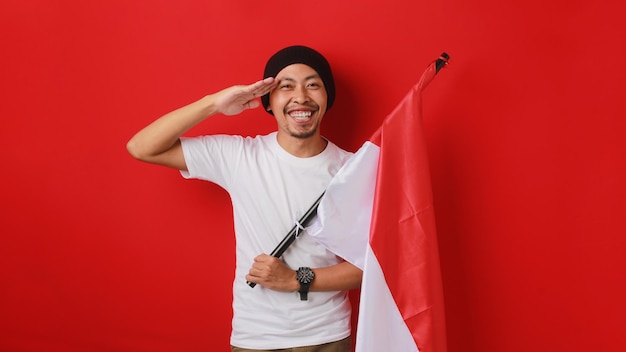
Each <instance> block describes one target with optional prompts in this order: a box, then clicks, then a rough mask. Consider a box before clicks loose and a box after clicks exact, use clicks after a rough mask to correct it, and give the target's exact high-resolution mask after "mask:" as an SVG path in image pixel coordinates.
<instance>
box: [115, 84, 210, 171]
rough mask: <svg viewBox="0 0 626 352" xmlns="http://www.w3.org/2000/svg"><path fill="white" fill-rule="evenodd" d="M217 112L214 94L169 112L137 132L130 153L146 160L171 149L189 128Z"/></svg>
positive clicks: (132, 140)
mask: <svg viewBox="0 0 626 352" xmlns="http://www.w3.org/2000/svg"><path fill="white" fill-rule="evenodd" d="M215 113H217V110H216V108H215V104H214V99H213V96H212V95H207V96H205V97H204V98H202V99H200V100H197V101H195V102H193V103H191V104H189V105H186V106H183V107H182V108H179V109H177V110H174V111H172V112H170V113H167V114H165V115H163V116H162V117H160V118H159V119H157V120H155V121H154V122H152V123H151V124H150V125H148V126H146V127H145V128H143V129H142V130H141V131H139V132H137V134H135V135H134V136H133V137H132V138H131V139H130V141H128V144H127V149H128V151H129V153H130V154H131V155H132V156H133V157H135V158H137V159H139V160H144V161H151V159H152V158H154V157H157V156H158V155H160V154H162V153H164V152H166V151H168V150H170V149H171V148H172V147H173V146H174V145H175V144H176V143H177V142H178V140H179V138H180V136H182V135H183V134H184V133H185V132H187V131H188V130H189V129H191V128H192V127H194V126H195V125H197V124H199V123H200V122H202V121H203V120H204V119H206V118H207V117H209V116H211V115H214V114H215Z"/></svg>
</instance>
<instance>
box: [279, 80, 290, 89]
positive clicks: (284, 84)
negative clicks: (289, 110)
mask: <svg viewBox="0 0 626 352" xmlns="http://www.w3.org/2000/svg"><path fill="white" fill-rule="evenodd" d="M292 87H293V86H292V85H291V83H289V82H285V83H281V84H280V85H279V86H278V88H280V89H291V88H292Z"/></svg>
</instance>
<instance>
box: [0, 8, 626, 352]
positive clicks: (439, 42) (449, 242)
mask: <svg viewBox="0 0 626 352" xmlns="http://www.w3.org/2000/svg"><path fill="white" fill-rule="evenodd" d="M624 18H626V10H625V6H624V5H622V4H621V3H620V1H618V0H600V1H571V0H570V1H543V0H542V1H539V0H530V1H516V2H513V3H512V2H502V1H495V0H475V1H469V0H447V1H430V2H425V1H419V2H417V1H408V0H403V1H371V0H369V1H359V2H341V1H327V0H318V1H314V2H294V1H285V0H276V1H263V2H262V1H257V2H253V1H220V2H218V1H200V0H193V1H121V0H114V1H106V2H97V3H94V2H89V1H70V0H67V1H43V0H39V1H37V0H26V1H24V0H19V1H17V0H4V1H3V2H2V3H1V4H0V30H1V33H2V46H1V50H2V64H1V65H0V87H1V93H2V95H1V101H2V104H0V111H1V114H0V136H1V138H0V158H1V160H2V162H3V165H4V166H3V168H2V171H3V172H2V181H1V182H0V195H1V198H0V204H1V206H2V209H1V212H0V235H1V237H0V350H2V351H218V350H219V351H226V350H227V346H228V335H229V331H230V314H231V310H230V299H231V293H230V285H231V280H232V274H233V265H234V260H233V253H234V250H233V246H234V241H233V236H232V234H231V232H232V224H231V220H232V219H231V210H230V204H229V199H228V196H227V195H226V193H225V192H223V191H222V190H221V189H219V188H217V187H216V186H214V185H211V184H209V183H205V182H200V181H185V180H183V179H182V178H181V177H180V176H179V175H178V173H177V172H176V171H173V170H167V169H163V168H160V167H156V166H152V165H147V164H142V163H139V162H137V161H134V160H133V159H132V158H131V157H130V156H129V155H128V154H127V153H126V150H125V143H126V141H127V140H128V139H129V138H130V137H131V136H132V135H133V134H134V133H135V132H136V131H137V130H139V129H140V128H141V127H143V126H145V125H146V124H148V123H149V122H150V121H152V120H153V119H155V118H157V117H158V116H160V115H162V114H164V113H166V112H168V111H170V110H172V109H174V108H176V107H179V106H181V105H183V104H186V103H188V102H191V101H193V100H195V99H197V98H199V97H201V96H202V95H204V94H208V93H211V92H214V91H216V90H218V89H220V88H223V87H226V86H228V85H231V84H237V83H249V82H252V81H254V80H256V79H259V78H260V76H261V72H262V69H263V65H264V63H265V60H266V58H267V57H268V56H269V55H270V54H271V53H273V52H274V51H276V50H277V49H279V48H281V47H283V46H285V45H290V44H306V45H311V46H313V47H316V48H318V49H319V50H320V51H322V52H323V53H324V54H325V55H326V56H327V57H328V58H329V59H330V61H331V63H332V64H333V69H334V71H335V75H336V80H337V85H338V98H337V99H338V100H337V103H336V105H335V107H334V108H333V110H331V112H330V113H329V115H327V117H326V120H325V126H324V134H325V135H326V136H328V137H329V138H331V139H333V140H334V141H335V142H336V143H337V144H339V145H340V146H342V147H344V148H347V149H349V150H356V149H357V148H358V146H359V145H360V144H361V143H362V142H363V141H364V140H365V139H367V138H368V137H369V135H370V134H371V133H372V132H373V131H374V130H375V129H376V127H377V126H378V124H379V123H380V121H381V120H382V119H383V117H384V116H385V115H386V114H387V113H389V112H390V111H391V109H392V108H393V107H394V106H395V104H396V103H397V102H398V101H399V100H400V98H401V97H402V96H403V95H404V94H405V92H406V91H407V90H408V89H409V87H411V86H412V85H413V84H414V83H415V82H416V80H417V79H418V78H419V76H420V74H421V72H422V71H423V69H424V68H425V67H426V66H427V64H428V63H430V62H431V61H432V60H433V59H435V58H436V57H437V56H438V55H439V54H440V53H441V52H442V51H447V52H448V53H449V54H450V55H451V56H452V60H451V64H450V66H449V67H448V68H447V69H446V70H444V71H443V72H442V73H440V74H439V76H438V77H437V78H436V79H435V81H434V82H433V83H432V84H431V85H430V86H429V87H428V89H427V91H426V94H425V97H424V101H425V107H424V108H425V110H424V114H425V126H426V131H427V136H426V138H427V142H428V146H429V151H430V154H431V155H430V156H431V160H430V162H431V171H432V176H433V192H434V196H435V209H436V216H437V226H438V236H439V240H440V254H441V260H442V263H441V264H442V271H443V282H444V290H445V296H446V297H445V299H446V312H447V323H448V329H447V332H448V337H449V351H451V352H456V351H459V352H461V351H462V352H473V351H476V352H478V351H481V352H484V351H489V352H500V351H507V352H508V351H513V352H514V351H623V350H624V346H625V345H626V334H625V332H626V330H625V327H626V325H625V323H624V316H626V303H625V301H626V300H625V297H626V284H625V283H624V281H625V278H626V259H624V258H625V255H624V253H625V252H626V240H625V239H624V235H625V234H626V225H625V222H624V216H625V210H626V206H625V205H624V198H626V187H625V186H624V180H625V179H626V177H625V176H626V172H625V170H624V168H625V167H624V163H625V157H626V142H625V140H624V139H625V138H624V135H625V132H626V123H625V117H626V111H625V110H626V109H625V108H624V98H626V88H624V82H625V81H626V70H625V69H624V65H623V62H624V54H626V40H625V39H624V38H626V29H625V26H624ZM273 127H274V122H273V120H272V118H271V117H270V116H269V115H267V114H266V113H264V112H262V111H261V110H258V111H254V112H248V113H246V114H245V115H241V116H238V117H234V118H226V117H215V118H214V119H211V120H210V121H207V122H206V123H204V124H202V125H201V126H199V127H197V128H195V129H194V130H193V131H192V133H191V134H197V133H203V132H225V133H242V134H257V133H265V132H268V131H270V130H272V129H273Z"/></svg>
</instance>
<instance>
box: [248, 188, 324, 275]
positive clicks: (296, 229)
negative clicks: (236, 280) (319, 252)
mask: <svg viewBox="0 0 626 352" xmlns="http://www.w3.org/2000/svg"><path fill="white" fill-rule="evenodd" d="M324 193H325V192H323V193H322V194H321V195H320V196H319V198H317V200H316V201H315V203H313V205H311V207H310V208H309V210H307V211H306V213H304V215H302V217H301V218H300V220H298V222H296V224H295V225H294V226H293V228H292V229H291V230H290V231H289V233H287V235H286V236H285V238H283V240H282V241H280V243H279V244H278V245H277V246H276V248H274V250H273V251H272V253H270V255H271V256H272V257H276V258H280V257H281V256H282V255H283V253H285V251H286V250H287V248H289V246H290V245H291V244H292V243H293V241H295V240H296V238H298V234H299V233H300V232H301V231H302V230H303V229H302V228H303V227H306V225H307V224H308V223H309V222H310V221H311V220H312V219H313V218H314V217H315V215H317V207H318V206H319V205H320V201H321V200H322V197H323V196H324ZM247 283H248V285H249V286H250V287H254V286H256V283H254V282H250V281H247Z"/></svg>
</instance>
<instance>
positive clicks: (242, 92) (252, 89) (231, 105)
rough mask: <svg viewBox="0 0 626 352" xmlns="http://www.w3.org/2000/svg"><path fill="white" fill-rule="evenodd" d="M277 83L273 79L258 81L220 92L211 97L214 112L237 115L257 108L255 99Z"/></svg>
mask: <svg viewBox="0 0 626 352" xmlns="http://www.w3.org/2000/svg"><path fill="white" fill-rule="evenodd" d="M277 84H278V81H277V80H275V79H274V78H273V77H269V78H266V79H263V80H260V81H258V82H256V83H253V84H250V85H247V86H245V85H237V86H233V87H230V88H226V89H224V90H221V91H219V92H217V93H215V94H214V95H213V99H214V104H215V107H216V110H217V111H218V112H220V113H221V114H223V115H227V116H232V115H237V114H240V113H241V112H243V111H244V110H247V109H254V108H257V107H259V105H261V103H260V102H259V100H258V99H257V98H259V97H261V96H263V95H265V94H267V93H268V92H270V91H271V90H272V89H274V88H275V87H276V85H277Z"/></svg>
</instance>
